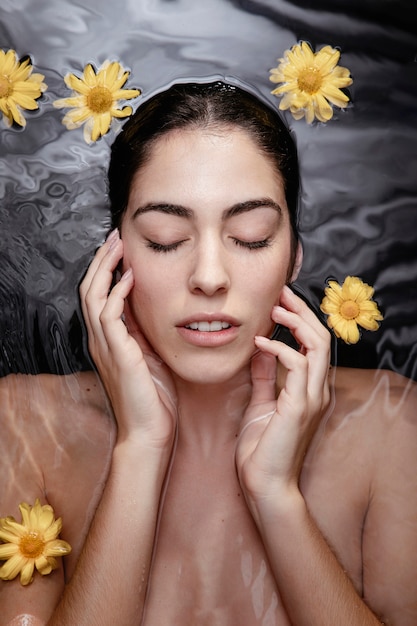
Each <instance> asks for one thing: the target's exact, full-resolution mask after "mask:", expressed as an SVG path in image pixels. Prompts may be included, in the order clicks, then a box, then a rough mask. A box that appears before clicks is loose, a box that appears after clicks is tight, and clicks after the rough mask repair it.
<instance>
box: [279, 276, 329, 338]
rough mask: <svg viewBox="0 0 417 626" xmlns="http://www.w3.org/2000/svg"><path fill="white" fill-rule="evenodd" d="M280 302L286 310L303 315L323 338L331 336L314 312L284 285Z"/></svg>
mask: <svg viewBox="0 0 417 626" xmlns="http://www.w3.org/2000/svg"><path fill="white" fill-rule="evenodd" d="M279 302H280V304H281V305H282V306H283V307H284V308H285V309H287V310H289V311H292V312H294V313H296V314H298V315H301V316H302V317H303V318H304V319H305V320H306V322H309V323H310V324H311V326H312V327H313V328H314V329H315V330H316V332H317V333H318V334H319V335H320V336H321V337H326V336H327V335H328V334H329V333H328V330H327V328H326V327H325V326H324V325H323V324H322V323H321V322H320V320H319V319H318V317H317V315H316V314H315V313H314V311H312V310H311V308H310V307H309V306H308V305H307V304H306V303H305V302H304V300H303V299H302V298H300V296H297V294H295V293H294V292H293V291H292V290H291V289H290V288H289V287H288V286H287V285H284V287H283V289H282V291H281V294H280V301H279Z"/></svg>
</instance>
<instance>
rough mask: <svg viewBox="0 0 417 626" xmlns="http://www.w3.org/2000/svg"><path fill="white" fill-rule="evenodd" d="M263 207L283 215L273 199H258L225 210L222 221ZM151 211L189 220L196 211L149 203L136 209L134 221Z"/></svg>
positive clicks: (133, 216) (183, 207) (166, 204)
mask: <svg viewBox="0 0 417 626" xmlns="http://www.w3.org/2000/svg"><path fill="white" fill-rule="evenodd" d="M262 207H270V208H272V209H275V211H277V213H279V215H282V208H281V206H280V205H279V204H278V203H277V202H275V201H274V200H272V198H257V199H254V200H245V201H244V202H237V203H236V204H234V205H233V206H231V207H229V208H228V209H225V210H224V211H223V213H222V220H223V221H225V220H227V219H229V218H231V217H234V216H235V215H240V214H241V213H248V212H249V211H253V210H254V209H259V208H262ZM149 211H157V212H160V213H165V214H167V215H176V216H177V217H185V218H187V219H191V218H192V217H193V215H194V211H193V210H192V209H189V208H188V207H185V206H182V205H181V204H170V203H166V202H160V203H159V202H149V203H148V204H144V205H143V206H140V207H138V208H137V209H136V211H135V212H134V213H133V215H132V220H134V219H135V218H136V217H138V216H139V215H143V214H144V213H149Z"/></svg>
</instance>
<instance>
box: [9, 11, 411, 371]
mask: <svg viewBox="0 0 417 626" xmlns="http://www.w3.org/2000/svg"><path fill="white" fill-rule="evenodd" d="M412 6H413V3H411V2H409V3H406V2H383V3H380V2H377V1H375V0H362V1H361V2H359V1H358V2H356V1H351V0H344V1H335V0H332V1H330V0H327V1H323V0H321V1H316V2H307V1H306V0H305V1H298V2H284V1H281V0H263V1H259V0H251V1H241V2H238V1H228V0H206V1H204V2H203V1H201V2H198V1H195V0H141V1H140V0H139V1H138V0H127V1H125V2H123V1H121V2H114V1H113V2H106V3H104V2H101V1H99V0H84V1H83V2H82V3H75V2H73V1H70V0H56V1H53V2H51V0H2V2H1V8H0V47H1V48H3V49H5V50H7V49H9V48H13V49H15V50H16V51H17V53H18V55H19V56H23V55H24V54H30V56H31V58H32V61H33V64H34V66H35V71H37V72H41V73H42V74H44V75H45V82H46V83H47V85H48V90H47V91H46V93H45V94H44V96H43V97H42V98H41V100H40V101H39V105H40V109H39V110H38V111H35V112H33V113H31V112H27V113H26V119H27V126H26V128H25V129H24V130H21V129H19V128H11V129H6V128H5V126H4V125H3V124H2V123H1V122H0V229H1V245H0V307H1V320H0V333H1V334H0V375H5V374H7V373H9V372H18V371H20V372H39V371H51V372H68V371H71V370H76V369H81V368H86V367H88V361H87V358H86V351H85V345H84V342H83V333H82V325H81V323H80V312H79V303H78V295H77V286H78V283H79V281H80V278H81V277H82V275H83V273H84V271H85V269H86V267H87V265H88V262H89V260H90V259H91V256H92V254H93V253H94V250H95V249H96V247H97V246H98V245H99V243H101V242H102V241H103V239H104V237H105V234H106V232H107V230H108V227H109V214H108V210H107V199H106V186H105V171H106V167H107V159H108V154H109V146H110V144H111V142H112V141H113V139H114V136H115V133H116V132H117V131H118V130H119V129H120V126H121V123H118V124H115V125H114V126H112V130H111V131H110V133H109V134H108V135H107V136H106V137H105V138H103V139H101V140H100V141H98V142H97V143H96V144H93V145H91V146H88V145H87V144H86V143H85V142H84V139H83V135H82V130H81V129H78V130H75V131H68V130H66V128H65V127H64V126H63V125H62V123H61V120H62V117H63V114H64V112H63V111H62V110H56V109H54V107H53V106H52V101H53V100H55V99H57V98H61V97H67V96H69V95H70V94H69V90H67V88H66V87H65V85H64V82H63V76H64V75H65V74H66V73H67V72H69V71H71V72H74V71H78V70H82V68H83V67H84V65H85V64H86V63H88V62H92V63H93V64H94V65H96V66H97V65H100V64H101V63H102V62H103V61H104V60H105V59H106V58H109V59H111V60H117V61H120V63H121V64H122V65H123V66H124V67H126V68H128V69H130V70H131V76H130V79H129V81H128V84H127V85H126V86H127V87H128V88H133V87H139V88H140V89H141V90H142V92H143V94H144V96H145V97H146V96H147V95H148V94H149V93H150V92H152V91H154V90H157V89H160V88H161V87H162V86H163V85H165V84H167V83H168V82H170V81H172V80H174V79H176V78H180V77H181V78H183V77H189V78H193V77H200V76H206V75H213V74H221V75H224V76H229V75H233V76H238V77H240V78H241V79H243V80H244V81H246V82H249V83H252V84H254V85H255V86H256V87H257V88H258V89H259V90H261V91H262V92H263V93H264V94H265V95H266V96H267V97H270V100H271V102H274V103H275V104H276V105H278V102H279V101H278V100H276V99H274V97H273V96H269V93H270V90H271V89H272V88H273V85H272V83H270V82H269V80H268V77H269V69H270V68H271V67H274V66H276V64H277V58H278V57H280V56H282V54H283V52H284V50H285V49H287V48H289V47H291V46H292V45H294V44H295V43H296V42H297V41H298V40H299V39H306V40H308V41H310V42H311V44H312V45H313V46H317V47H318V48H319V47H321V46H322V45H325V44H329V45H331V46H334V47H340V48H341V51H342V57H341V65H343V66H345V67H348V68H349V70H350V72H351V74H352V76H353V80H354V82H353V85H352V86H351V87H350V89H349V92H350V95H351V98H352V105H351V106H349V107H348V109H347V110H346V111H337V112H336V113H335V117H334V119H333V120H331V121H330V122H328V123H327V124H325V125H323V124H316V125H313V126H308V125H307V124H306V123H305V121H304V120H301V121H298V122H296V121H294V120H292V118H291V117H290V116H288V117H287V120H288V123H289V124H290V125H291V127H292V128H293V129H294V131H295V133H296V136H297V142H298V147H299V152H300V158H301V166H302V177H303V193H302V207H301V232H302V238H303V242H304V248H305V261H304V266H303V270H302V273H301V276H300V278H299V280H298V282H297V284H298V286H299V288H300V289H301V291H302V292H303V293H304V294H305V296H306V297H307V298H308V299H309V301H310V302H311V303H312V305H313V306H314V307H318V305H319V303H320V301H321V298H322V296H323V288H324V286H325V281H326V279H327V278H328V277H334V278H335V279H337V280H338V281H339V282H341V281H343V279H344V278H345V276H346V275H348V274H351V275H357V276H360V277H361V278H362V279H363V280H364V281H366V282H368V283H370V284H372V285H373V286H374V287H375V291H376V293H375V298H376V300H377V302H378V304H379V306H380V309H381V310H382V312H383V314H384V317H385V319H384V322H383V324H382V325H381V328H380V330H379V331H378V332H375V333H370V332H365V333H364V334H363V337H362V339H361V341H360V343H359V344H357V345H356V346H346V345H344V344H343V343H342V342H338V345H337V356H336V357H335V358H337V362H338V363H340V364H347V365H351V366H354V367H358V366H359V367H384V368H389V369H393V370H395V371H397V372H399V373H402V374H404V375H406V376H409V377H412V378H416V379H417V366H416V360H417V359H416V356H417V347H416V346H417V63H416V54H417V35H416V33H417V25H416V22H415V21H413V20H414V19H415V18H413V17H412V16H411V13H412Z"/></svg>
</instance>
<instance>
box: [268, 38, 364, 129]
mask: <svg viewBox="0 0 417 626" xmlns="http://www.w3.org/2000/svg"><path fill="white" fill-rule="evenodd" d="M339 58H340V52H339V51H338V50H336V49H335V48H332V47H331V46H324V48H322V49H321V50H319V51H318V52H316V53H314V52H313V50H312V49H311V47H310V45H309V44H308V43H307V42H306V41H302V42H301V43H300V44H296V45H294V46H293V47H292V48H291V50H286V51H285V52H284V57H283V58H281V59H278V61H279V65H278V67H275V68H273V69H271V70H270V72H271V75H270V77H269V80H270V81H271V82H273V83H282V85H281V86H280V87H276V88H275V89H274V90H273V91H272V92H271V93H272V94H274V95H276V96H283V97H282V99H281V102H280V104H279V108H280V109H281V110H286V109H289V110H290V112H291V113H292V115H293V117H294V119H296V120H300V119H301V118H302V117H304V116H305V118H306V121H307V122H308V123H309V124H311V122H313V120H314V118H315V117H316V118H317V119H318V120H319V121H320V122H327V121H328V120H330V119H331V118H332V117H333V108H332V106H331V104H330V103H332V104H335V105H336V106H338V107H341V108H342V109H343V108H345V107H346V105H347V103H348V102H349V98H348V96H346V95H345V94H344V93H343V92H342V91H340V88H343V87H348V86H349V85H351V84H352V79H351V77H350V72H349V70H348V69H347V68H345V67H340V66H338V65H337V63H338V61H339Z"/></svg>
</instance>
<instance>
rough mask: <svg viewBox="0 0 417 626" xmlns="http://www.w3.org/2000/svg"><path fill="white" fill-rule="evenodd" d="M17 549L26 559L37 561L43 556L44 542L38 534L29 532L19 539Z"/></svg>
mask: <svg viewBox="0 0 417 626" xmlns="http://www.w3.org/2000/svg"><path fill="white" fill-rule="evenodd" d="M19 547H20V552H21V553H22V556H24V557H25V558H26V559H37V558H38V557H39V556H41V555H42V554H43V551H44V548H45V541H44V540H43V537H42V535H40V534H39V533H38V532H36V531H30V532H28V533H27V534H26V535H24V536H23V537H22V538H21V540H20V543H19Z"/></svg>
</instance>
